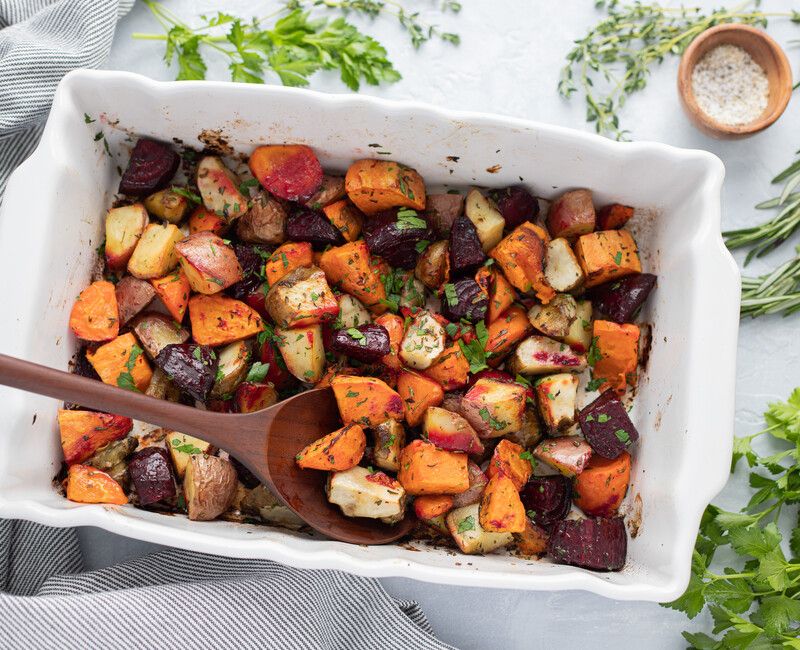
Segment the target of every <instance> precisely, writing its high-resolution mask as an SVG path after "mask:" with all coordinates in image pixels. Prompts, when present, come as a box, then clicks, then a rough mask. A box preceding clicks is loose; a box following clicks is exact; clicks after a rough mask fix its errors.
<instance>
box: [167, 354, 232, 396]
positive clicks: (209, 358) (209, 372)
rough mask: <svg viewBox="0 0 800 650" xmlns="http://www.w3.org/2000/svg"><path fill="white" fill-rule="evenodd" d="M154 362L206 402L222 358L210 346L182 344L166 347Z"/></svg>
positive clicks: (188, 391)
mask: <svg viewBox="0 0 800 650" xmlns="http://www.w3.org/2000/svg"><path fill="white" fill-rule="evenodd" d="M155 363H156V365H157V366H158V367H159V368H161V370H162V371H163V372H164V373H165V374H166V375H167V376H168V377H169V378H170V379H171V380H172V383H173V384H175V385H176V386H177V387H178V388H180V389H181V390H182V391H183V392H185V393H186V394H187V395H191V396H192V397H194V398H195V399H196V400H200V401H201V402H205V401H206V400H207V399H208V397H209V394H210V393H211V388H212V387H213V386H214V378H215V377H216V374H217V364H218V363H219V359H218V358H217V355H216V353H215V352H214V351H213V350H212V349H211V348H209V347H206V346H202V345H196V344H195V343H181V344H179V345H167V346H166V347H164V348H163V349H162V350H161V352H159V353H158V356H157V357H156V358H155Z"/></svg>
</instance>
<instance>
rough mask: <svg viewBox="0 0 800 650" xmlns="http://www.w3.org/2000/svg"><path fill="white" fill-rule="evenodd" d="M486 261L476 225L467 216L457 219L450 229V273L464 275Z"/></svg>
mask: <svg viewBox="0 0 800 650" xmlns="http://www.w3.org/2000/svg"><path fill="white" fill-rule="evenodd" d="M485 260H486V255H484V253H483V247H482V246H481V240H480V239H478V231H477V230H476V229H475V225H474V224H473V223H472V222H471V221H470V220H469V218H468V217H467V216H466V215H463V214H462V215H460V216H458V217H456V220H455V221H454V222H453V227H452V228H451V229H450V273H451V274H452V275H454V276H457V275H463V274H464V273H467V272H468V271H473V270H474V269H476V268H478V267H479V266H480V265H481V264H483V263H484V261H485Z"/></svg>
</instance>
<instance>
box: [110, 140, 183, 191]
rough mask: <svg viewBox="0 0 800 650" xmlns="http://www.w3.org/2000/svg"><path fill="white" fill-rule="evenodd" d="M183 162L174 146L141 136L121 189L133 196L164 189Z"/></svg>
mask: <svg viewBox="0 0 800 650" xmlns="http://www.w3.org/2000/svg"><path fill="white" fill-rule="evenodd" d="M180 162H181V157H180V156H179V155H178V154H177V153H176V152H175V151H173V149H172V147H170V146H169V145H168V144H164V143H163V142H157V141H156V140H150V139H148V138H139V140H138V142H137V143H136V146H135V147H134V148H133V151H132V152H131V159H130V161H129V162H128V167H127V169H126V170H125V173H124V174H122V180H120V182H119V191H120V192H121V193H122V194H128V195H131V196H144V195H145V194H152V193H153V192H156V191H158V190H163V189H164V188H165V187H166V186H167V185H169V182H170V181H171V180H172V177H173V176H174V175H175V172H176V171H177V169H178V165H179V164H180Z"/></svg>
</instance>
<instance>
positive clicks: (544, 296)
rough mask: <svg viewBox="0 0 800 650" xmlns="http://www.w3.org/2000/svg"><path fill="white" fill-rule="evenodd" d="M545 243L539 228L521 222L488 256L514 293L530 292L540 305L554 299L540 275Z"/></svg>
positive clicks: (554, 293)
mask: <svg viewBox="0 0 800 650" xmlns="http://www.w3.org/2000/svg"><path fill="white" fill-rule="evenodd" d="M547 240H548V237H547V233H545V232H544V231H543V230H542V229H541V228H540V227H539V226H537V225H534V224H532V223H530V222H525V223H523V224H522V225H520V226H517V228H515V229H514V230H513V231H512V232H511V234H509V235H508V236H507V237H506V238H505V239H503V240H502V241H501V242H500V243H499V244H497V246H495V247H494V248H493V249H492V250H491V251H490V252H489V256H490V257H492V258H493V259H494V260H495V261H496V262H497V264H498V266H499V267H500V269H501V270H502V271H503V273H504V274H505V276H506V278H507V279H508V281H509V282H510V283H511V284H512V285H513V286H514V287H515V288H516V289H518V290H519V291H522V292H523V293H527V292H528V291H533V292H534V293H535V294H536V297H537V298H538V299H539V300H540V301H541V302H542V303H544V304H547V303H548V302H550V300H552V299H553V298H554V297H555V295H556V292H555V291H554V290H553V288H552V287H551V286H550V285H549V284H548V283H547V278H546V276H545V274H544V262H545V250H546V246H547Z"/></svg>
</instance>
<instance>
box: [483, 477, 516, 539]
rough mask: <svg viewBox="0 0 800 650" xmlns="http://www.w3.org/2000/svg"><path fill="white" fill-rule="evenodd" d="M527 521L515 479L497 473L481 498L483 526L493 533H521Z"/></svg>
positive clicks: (490, 480)
mask: <svg viewBox="0 0 800 650" xmlns="http://www.w3.org/2000/svg"><path fill="white" fill-rule="evenodd" d="M526 521H527V519H526V517H525V506H523V505H522V501H520V498H519V492H517V488H516V486H515V485H514V481H513V480H511V478H509V477H508V476H506V475H505V474H502V473H498V474H495V475H494V476H493V477H492V478H490V479H489V482H488V483H487V484H486V489H485V490H484V491H483V497H482V498H481V508H480V523H481V528H483V529H484V530H486V531H489V532H491V533H521V532H523V531H524V530H525V522H526Z"/></svg>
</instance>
